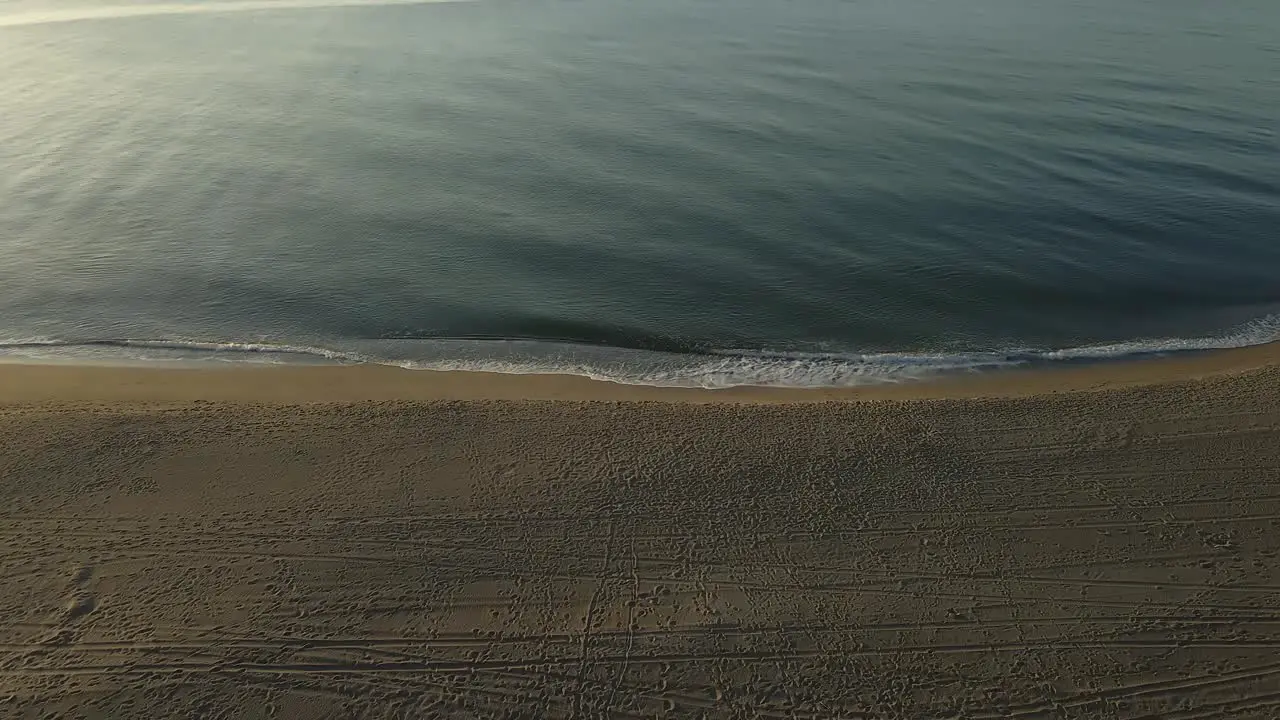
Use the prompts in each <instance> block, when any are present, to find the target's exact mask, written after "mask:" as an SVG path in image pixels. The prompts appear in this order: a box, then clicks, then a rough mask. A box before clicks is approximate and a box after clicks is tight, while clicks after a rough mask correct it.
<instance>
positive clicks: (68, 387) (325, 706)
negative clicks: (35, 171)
mask: <svg viewBox="0 0 1280 720" xmlns="http://www.w3.org/2000/svg"><path fill="white" fill-rule="evenodd" d="M0 423H2V426H0V427H3V432H0V500H2V501H3V505H2V509H0V516H2V517H3V521H2V522H0V534H3V538H4V540H3V544H2V545H0V548H2V549H0V617H2V618H4V619H3V621H0V716H3V717H18V718H39V717H50V716H55V717H93V718H134V717H136V718H156V717H184V718H186V717H246V718H266V717H277V718H348V717H414V718H419V717H420V718H428V717H430V718H436V717H446V718H453V717H456V718H473V717H503V718H526V717H529V718H537V717H577V718H589V717H620V718H624V717H625V718H649V717H669V718H685V717H687V718H700V717H711V718H720V717H724V718H747V717H765V718H904V719H905V718H1002V717H1018V718H1181V719H1190V718H1209V717H1236V718H1274V717H1276V716H1277V715H1280V662H1278V661H1277V658H1278V657H1280V654H1278V652H1277V651H1278V650H1280V558H1277V553H1280V348H1277V346H1275V345H1271V346H1262V347H1255V348H1248V349H1242V350H1237V351H1224V352H1219V353H1210V354H1204V355H1194V356H1186V357H1179V358H1171V359H1164V360H1152V361H1149V362H1136V363H1116V364H1104V365H1095V366H1089V367H1076V368H1070V369H1065V370H1053V371H1028V372H1011V373H1002V374H998V375H986V376H975V377H966V378H959V379H951V380H946V381H941V382H935V383H928V384H913V385H902V386H891V387H876V388H870V389H861V390H856V389H855V390H814V391H798V390H778V389H742V390H729V391H702V390H671V389H665V390H664V389H655V388H641V387H629V386H623V385H615V384H609V383H600V382H594V381H590V380H585V379H581V378H572V377H518V376H495V375H481V374H463V373H429V372H410V371H402V370H397V369H392V368H375V367H263V368H234V369H190V368H186V369H143V368H107V367H78V366H52V365H49V366H36V365H0Z"/></svg>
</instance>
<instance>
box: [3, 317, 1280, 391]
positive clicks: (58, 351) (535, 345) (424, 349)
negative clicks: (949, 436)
mask: <svg viewBox="0 0 1280 720" xmlns="http://www.w3.org/2000/svg"><path fill="white" fill-rule="evenodd" d="M1275 340H1280V315H1269V316H1266V317H1263V318H1260V319H1257V320H1254V321H1252V322H1249V323H1247V324H1245V325H1243V326H1240V327H1238V328H1234V329H1232V330H1231V331H1229V332H1226V333H1223V334H1221V335H1216V336H1206V337H1196V338H1157V339H1150V340H1135V341H1131V342H1123V343H1109V344H1099V345H1087V346H1081V347H1074V348H1064V349H1047V350H1045V349H1009V350H1002V351H992V352H967V353H811V352H770V351H755V350H745V349H737V350H719V351H714V352H711V353H706V354H680V353H665V352H651V351H642V350H626V349H620V348H609V347H601V346H587V345H573V344H567V343H551V342H540V341H530V340H467V339H436V340H379V341H363V342H358V343H354V344H351V345H350V346H346V347H340V345H342V344H341V343H333V344H329V343H311V344H289V343H275V342H268V341H253V342H210V341H199V340H183V339H170V340H108V341H88V342H76V341H68V340H60V339H57V338H39V337H37V338H15V339H14V340H11V341H8V342H3V343H0V359H6V360H9V361H16V362H24V361H25V362H46V361H57V362H82V363H101V362H105V363H111V364H120V363H126V364H151V363H155V362H178V363H192V362H197V363H198V362H209V361H214V362H217V361H223V362H248V363H272V364H292V363H337V364H383V365H393V366H398V367H402V368H406V369H412V370H465V371H478V372H495V373H506V374H522V375H540V374H557V375H581V376H584V377H590V378H594V379H598V380H608V381H611V382H617V383H624V384H635V385H654V386H662V387H700V388H724V387H735V386H744V385H754V386H770V387H848V386H857V385H873V384H885V383H899V382H909V381H912V380H919V379H924V378H930V377H937V376H939V375H947V374H956V373H971V372H986V371H997V370H1002V369H1009V368H1015V367H1028V366H1037V365H1053V364H1058V363H1063V362H1103V361H1110V360H1123V359H1127V358H1137V357H1145V356H1153V355H1167V354H1174V353H1185V352H1195V351H1201V350H1211V349H1218V348H1234V347H1244V346H1248V345H1256V344H1261V343H1265V342H1271V341H1275Z"/></svg>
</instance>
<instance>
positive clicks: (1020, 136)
mask: <svg viewBox="0 0 1280 720" xmlns="http://www.w3.org/2000/svg"><path fill="white" fill-rule="evenodd" d="M272 6H273V2H272V0H262V1H261V2H234V1H231V2H218V0H202V1H201V2H194V1H192V2H189V3H182V2H172V3H101V2H98V3H88V2H85V3H81V4H76V3H75V2H60V1H55V0H11V1H10V2H7V3H4V4H3V5H0V70H3V72H0V98H3V109H2V111H0V341H3V344H4V345H5V348H4V349H3V350H0V353H4V354H7V355H10V356H15V357H24V358H29V357H48V356H51V355H57V356H67V357H73V358H79V359H120V358H135V359H136V358H142V359H173V358H183V359H191V358H202V357H203V358H211V359H219V360H249V361H263V360H267V361H305V360H307V359H308V358H330V359H338V360H345V361H356V360H363V361H372V362H391V363H397V364H403V365H406V366H411V367H485V368H495V369H506V370H511V371H524V372H532V371H572V372H581V373H586V374H591V375H598V376H607V377H613V378H616V379H623V380H628V381H634V382H654V383H664V384H703V385H724V384H736V383H773V384H848V383H858V382H868V381H876V380H884V379H897V378H903V377H913V376H916V375H920V374H927V373H930V372H934V371H938V370H947V369H963V368H974V367H978V368H986V367H1004V366H1008V365H1016V364H1025V363H1027V362H1043V361H1051V360H1056V359H1088V358H1102V357H1115V356H1124V355H1128V354H1135V353H1147V352H1163V351H1173V350H1180V349H1195V348H1202V347H1215V346H1228V345H1241V344H1249V343H1255V342H1263V341H1266V340H1270V339H1274V338H1276V337H1278V336H1280V316H1278V315H1277V313H1280V152H1278V150H1280V145H1278V141H1277V130H1278V127H1277V125H1278V123H1280V120H1278V118H1280V3H1276V2H1274V1H1273V0H1226V2H1222V3H1212V4H1211V3H1204V2H1200V1H1199V0H1105V1H1104V0H965V1H964V2H957V1H956V0H792V1H791V2H779V1H778V0H733V1H732V2H730V1H729V0H646V2H633V1H631V0H527V1H526V0H492V1H491V0H476V1H474V2H453V3H378V2H348V3H346V5H345V6H334V3H329V4H326V3H324V2H296V1H293V0H283V1H280V2H277V3H276V4H274V7H272Z"/></svg>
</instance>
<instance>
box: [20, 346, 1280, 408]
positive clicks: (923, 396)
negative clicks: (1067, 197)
mask: <svg viewBox="0 0 1280 720" xmlns="http://www.w3.org/2000/svg"><path fill="white" fill-rule="evenodd" d="M1278 365H1280V342H1271V343H1265V344H1262V345H1253V346H1248V347H1243V348H1232V349H1222V350H1205V351H1194V352H1186V353H1177V354H1173V355H1169V356H1164V357H1150V358H1140V359H1133V360H1099V361H1097V362H1083V363H1071V364H1064V365H1062V366H1045V367H1034V368H1010V369H1005V370H992V371H981V372H972V373H955V374H941V375H939V376H937V377H934V378H926V379H920V380H910V381H904V382H900V383H883V384H868V385H859V386H846V387H812V388H783V387H769V386H736V387H728V388H714V389H709V388H686V387H661V386H650V385H631V384H625V383H619V382H614V381H610V380H598V379H593V378H588V377H585V376H580V375H567V374H506V373H491V372H478V371H461V370H447V371H440V370H407V369H403V368H398V367H393V366H386V365H342V366H338V365H306V364H298V365H267V364H262V365H253V364H247V363H246V364H228V365H227V366H224V367H209V366H200V367H195V366H192V365H163V364H157V365H156V366H152V367H143V366H137V365H109V364H81V363H75V364H69V363H60V362H26V361H19V362H7V361H6V362H0V405H42V404H57V405H64V404H82V403H89V404H97V403H110V404H120V405H144V406H152V405H182V404H187V403H193V402H213V403H230V404H263V405H295V404H312V403H358V402H388V401H411V402H426V401H440V400H459V401H465V400H502V401H518V400H535V401H557V400H559V401H575V402H581V401H599V402H665V403H694V404H703V403H713V404H714V403H733V404H789V403H823V402H862V401H874V400H890V401H895V400H896V401H907V400H940V399H966V398H1017V397H1028V396H1034V395H1040V394H1052V393H1061V392H1091V391H1101V390H1113V389H1120V388H1131V387H1138V386H1146V385H1158V384H1167V383H1178V382H1184V381H1191V380H1196V379H1201V378H1208V377H1216V376H1222V375H1233V374H1240V373H1248V372H1251V371H1257V370H1261V369H1263V368H1267V367H1272V366H1278Z"/></svg>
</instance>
